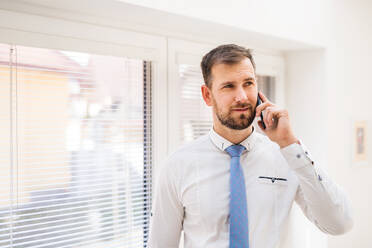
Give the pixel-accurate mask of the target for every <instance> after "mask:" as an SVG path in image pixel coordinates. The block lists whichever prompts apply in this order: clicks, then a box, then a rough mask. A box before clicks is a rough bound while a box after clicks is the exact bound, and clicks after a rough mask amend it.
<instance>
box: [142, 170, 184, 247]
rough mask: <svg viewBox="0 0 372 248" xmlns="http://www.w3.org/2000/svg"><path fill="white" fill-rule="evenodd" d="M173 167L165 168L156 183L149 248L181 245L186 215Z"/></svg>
mask: <svg viewBox="0 0 372 248" xmlns="http://www.w3.org/2000/svg"><path fill="white" fill-rule="evenodd" d="M171 166H172V165H171V164H166V165H165V166H164V168H163V169H162V170H161V172H160V173H159V175H158V178H157V180H156V183H155V185H156V186H155V193H154V198H153V205H152V210H151V216H150V231H149V239H148V243H147V245H148V246H147V247H149V248H176V247H178V245H179V240H180V235H181V230H182V221H183V215H184V213H183V207H182V204H181V201H180V197H179V194H178V192H177V185H176V182H177V179H176V178H175V175H174V173H173V171H172V168H171Z"/></svg>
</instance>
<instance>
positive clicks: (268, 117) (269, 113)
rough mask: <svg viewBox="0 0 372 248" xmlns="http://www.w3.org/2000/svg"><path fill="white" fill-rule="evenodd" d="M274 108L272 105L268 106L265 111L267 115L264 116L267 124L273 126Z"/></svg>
mask: <svg viewBox="0 0 372 248" xmlns="http://www.w3.org/2000/svg"><path fill="white" fill-rule="evenodd" d="M272 111H273V109H272V108H271V107H268V108H267V109H266V111H265V116H264V119H265V123H267V126H269V127H270V126H271V123H272V121H271V119H272V117H273V112H272Z"/></svg>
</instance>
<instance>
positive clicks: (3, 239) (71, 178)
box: [0, 44, 152, 248]
mask: <svg viewBox="0 0 372 248" xmlns="http://www.w3.org/2000/svg"><path fill="white" fill-rule="evenodd" d="M0 74H1V79H0V84H1V91H0V92H1V96H3V95H4V98H3V97H1V100H0V101H1V105H0V106H1V108H2V111H1V113H2V114H1V119H0V122H1V124H0V125H1V126H0V133H1V141H0V142H1V143H0V145H1V148H0V149H1V150H0V161H1V167H0V169H1V178H2V180H1V190H0V193H1V195H0V247H2V248H21V247H22V248H23V247H30V248H31V247H32V248H47V247H48V248H49V247H50V248H52V247H53V248H55V247H58V248H72V247H84V248H85V247H87V248H88V247H89V248H91V247H94V248H96V247H97V248H98V247H105V248H109V247H113V248H114V247H120V248H122V247H128V248H129V247H144V246H145V245H144V244H145V241H146V239H147V232H148V221H149V209H150V205H151V178H152V177H151V175H152V171H151V167H152V155H151V154H152V149H151V144H152V139H151V137H152V130H151V121H152V119H151V104H152V103H151V62H149V61H143V60H138V59H128V58H121V57H110V56H102V55H95V54H86V53H77V52H68V51H59V50H50V49H41V48H31V47H24V46H9V45H4V44H2V45H0Z"/></svg>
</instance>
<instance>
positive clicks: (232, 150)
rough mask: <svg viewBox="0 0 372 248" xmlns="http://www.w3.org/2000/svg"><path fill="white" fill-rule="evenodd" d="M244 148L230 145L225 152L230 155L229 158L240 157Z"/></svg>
mask: <svg viewBox="0 0 372 248" xmlns="http://www.w3.org/2000/svg"><path fill="white" fill-rule="evenodd" d="M244 150H245V147H244V146H242V145H232V146H229V147H228V148H226V149H225V151H226V152H227V153H228V154H230V156H231V157H240V155H241V154H242V152H243V151H244Z"/></svg>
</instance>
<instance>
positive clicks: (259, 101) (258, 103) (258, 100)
mask: <svg viewBox="0 0 372 248" xmlns="http://www.w3.org/2000/svg"><path fill="white" fill-rule="evenodd" d="M261 103H262V100H261V97H260V95H259V94H258V95H257V106H258V105H260V104H261ZM257 106H256V107H257ZM260 117H261V122H262V126H263V128H264V129H266V125H265V122H264V120H263V114H262V111H261V115H260Z"/></svg>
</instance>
